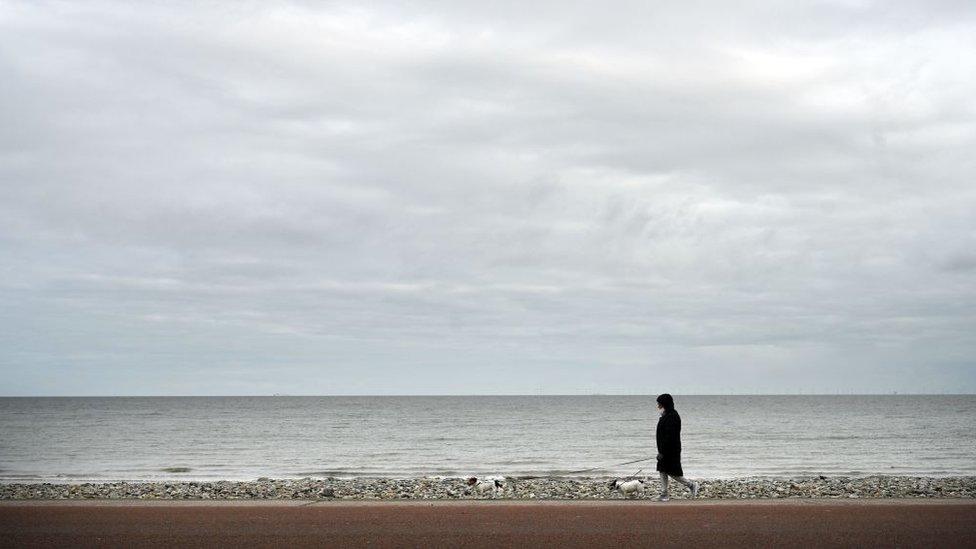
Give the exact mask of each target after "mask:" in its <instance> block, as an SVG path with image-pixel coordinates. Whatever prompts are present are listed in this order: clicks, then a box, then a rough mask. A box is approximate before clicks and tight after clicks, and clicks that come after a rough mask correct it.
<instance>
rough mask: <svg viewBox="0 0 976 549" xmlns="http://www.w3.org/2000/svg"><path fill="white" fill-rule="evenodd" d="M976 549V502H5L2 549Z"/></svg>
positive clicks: (0, 515)
mask: <svg viewBox="0 0 976 549" xmlns="http://www.w3.org/2000/svg"><path fill="white" fill-rule="evenodd" d="M367 545H368V546H369V547H403V546H408V547H540V546H549V547H601V546H647V547H650V546H654V547H661V546H679V545H680V546H683V547H690V546H703V547H761V546H782V547H785V546H793V547H976V501H972V500H937V501H932V500H929V501H918V500H895V501H892V500H876V501H865V500H861V501H857V502H849V501H824V500H806V501H803V500H799V501H798V500H792V501H782V500H779V501H770V500H765V501H761V500H760V501H707V500H701V501H694V502H690V501H672V502H670V503H667V504H660V503H649V502H596V501H593V502H553V501H550V502H505V501H494V502H471V501H460V502H434V503H430V502H404V503H378V502H321V503H316V502H294V501H290V502H268V501H251V502H227V501H222V502H141V501H121V502H120V501H115V502H111V501H69V502H64V501H60V502H9V501H7V502H0V547H92V546H99V547H123V546H124V547H176V546H179V547H207V548H214V547H323V546H329V547H346V546H349V547H363V546H367Z"/></svg>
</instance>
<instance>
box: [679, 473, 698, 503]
mask: <svg viewBox="0 0 976 549" xmlns="http://www.w3.org/2000/svg"><path fill="white" fill-rule="evenodd" d="M674 480H676V481H678V482H680V483H681V484H684V485H685V486H687V487H688V490H689V491H690V492H691V497H693V498H697V497H698V483H697V482H693V481H690V480H688V479H686V478H685V477H683V476H681V477H674Z"/></svg>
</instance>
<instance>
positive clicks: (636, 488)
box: [609, 478, 644, 497]
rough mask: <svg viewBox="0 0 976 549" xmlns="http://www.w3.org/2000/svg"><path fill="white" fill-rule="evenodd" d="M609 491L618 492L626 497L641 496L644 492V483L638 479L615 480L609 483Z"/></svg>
mask: <svg viewBox="0 0 976 549" xmlns="http://www.w3.org/2000/svg"><path fill="white" fill-rule="evenodd" d="M609 488H610V491H613V490H618V491H620V493H621V494H623V495H624V496H626V497H630V496H632V495H634V494H638V495H639V494H641V493H642V492H643V491H644V481H643V480H640V479H636V478H635V479H631V480H620V479H617V480H615V481H613V482H611V483H610V485H609Z"/></svg>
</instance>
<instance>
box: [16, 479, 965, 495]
mask: <svg viewBox="0 0 976 549" xmlns="http://www.w3.org/2000/svg"><path fill="white" fill-rule="evenodd" d="M611 480H612V479H609V478H555V477H553V478H507V479H506V480H505V482H504V487H503V489H501V490H500V491H499V492H498V493H496V494H487V495H478V494H472V493H468V492H467V491H466V489H467V485H466V484H465V481H464V479H462V478H406V479H395V478H353V479H349V478H345V479H343V478H303V479H268V478H261V479H258V480H256V481H247V482H237V481H216V482H100V483H80V484H60V483H57V484H56V483H35V484H29V483H9V484H0V500H32V499H33V500H62V499H142V500H289V499H298V500H320V499H326V500H331V499H335V500H464V499H509V500H612V499H654V498H656V497H657V495H658V491H659V489H660V483H659V481H658V480H657V479H656V478H647V479H646V482H647V484H646V489H645V490H644V491H643V493H640V494H635V495H630V496H624V495H622V494H620V493H619V492H617V491H611V490H610V489H609V488H608V484H609V482H610V481H611ZM688 496H689V494H688V491H687V490H686V489H684V487H682V486H680V485H677V483H674V484H672V487H671V497H672V498H673V499H683V498H687V497H688ZM699 498H704V499H761V498H767V499H782V498H814V499H858V498H863V499H890V498H968V499H973V498H976V476H967V477H907V476H869V477H857V478H851V477H823V476H818V477H802V478H780V479H769V478H741V479H713V480H701V491H700V493H699Z"/></svg>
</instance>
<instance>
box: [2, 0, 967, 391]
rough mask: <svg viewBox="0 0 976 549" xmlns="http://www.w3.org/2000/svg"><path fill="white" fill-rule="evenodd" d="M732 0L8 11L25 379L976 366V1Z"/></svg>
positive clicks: (382, 385)
mask: <svg viewBox="0 0 976 549" xmlns="http://www.w3.org/2000/svg"><path fill="white" fill-rule="evenodd" d="M728 10H729V8H728V6H725V5H724V4H722V3H691V4H689V3H687V2H681V3H671V4H668V3H665V4H660V3H656V4H653V5H649V4H646V3H629V2H618V3H615V4H613V5H607V4H606V3H600V4H596V3H593V4H588V3H578V4H574V5H573V6H567V5H565V4H564V3H558V4H557V3H552V4H546V3H533V4H532V5H529V6H526V5H523V4H521V3H520V4H515V3H511V4H505V3H491V4H483V3H482V4H478V3H456V2H455V3H443V4H441V3H436V2H430V3H419V4H418V3H396V2H390V3H381V4H375V5H372V6H371V7H369V8H364V7H359V6H356V5H354V4H344V3H333V4H318V3H307V4H306V3H291V4H279V5H276V6H268V5H263V4H239V3H219V2H217V3H210V4H206V5H200V4H198V3H186V4H180V3H172V4H166V5H151V6H147V5H138V6H137V5H132V4H126V3H116V2H101V3H100V2H92V3H83V4H79V3H60V2H8V3H6V4H4V6H3V7H0V81H2V82H3V85H2V86H0V120H2V121H3V123H2V124H0V193H2V200H0V254H2V257H3V258H4V261H3V262H2V265H0V305H2V312H0V374H2V375H3V378H4V381H5V383H4V385H5V389H4V393H5V394H126V393H132V394H235V393H238V394H239V393H266V392H283V393H318V394H329V393H472V392H474V393H478V392H498V393H525V392H529V393H532V392H547V393H565V392H650V393H653V392H658V391H663V390H671V391H673V392H679V393H680V392H686V393H687V392H727V391H737V392H755V391H762V392H797V391H802V392H834V391H843V392H848V391H856V392H887V391H893V390H897V391H901V392H910V391H916V392H925V391H949V392H959V391H962V392H973V391H976V364H974V363H973V359H972V357H973V356H976V354H974V353H976V338H974V337H973V336H972V334H973V333H976V313H974V312H973V311H976V281H974V279H973V268H972V266H973V264H974V262H973V253H972V250H974V249H976V187H974V186H973V185H972V181H973V179H974V175H976V165H974V163H976V161H974V160H973V156H972V154H971V151H972V150H974V148H976V147H974V146H976V109H974V107H973V103H972V99H971V98H972V97H973V96H974V95H976V94H974V92H976V56H974V55H973V54H972V52H973V51H976V48H974V46H976V38H974V37H976V33H974V32H973V30H974V14H976V10H974V9H973V8H972V7H971V6H970V5H968V3H962V2H955V3H954V2H943V3H926V4H925V5H924V6H923V5H921V4H918V3H910V2H812V3H805V4H803V5H797V4H783V5H773V4H770V3H768V2H757V3H745V4H741V5H737V6H736V9H735V11H731V12H730V11H728Z"/></svg>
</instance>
